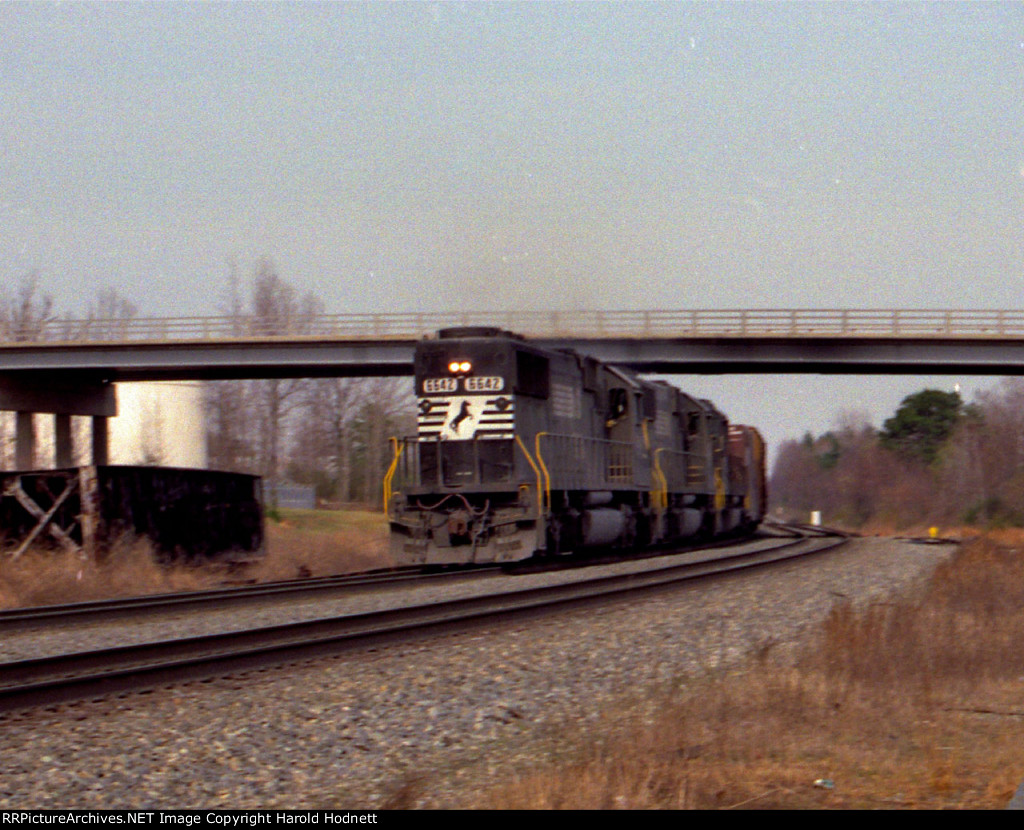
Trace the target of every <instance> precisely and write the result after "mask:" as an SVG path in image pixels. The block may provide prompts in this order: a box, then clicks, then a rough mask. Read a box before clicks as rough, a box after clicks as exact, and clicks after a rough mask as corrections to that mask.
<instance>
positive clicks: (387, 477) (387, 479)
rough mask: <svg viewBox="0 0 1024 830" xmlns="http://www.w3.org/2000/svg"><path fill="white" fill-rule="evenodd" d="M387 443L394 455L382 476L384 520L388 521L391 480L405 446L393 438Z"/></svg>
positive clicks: (389, 517)
mask: <svg viewBox="0 0 1024 830" xmlns="http://www.w3.org/2000/svg"><path fill="white" fill-rule="evenodd" d="M388 441H390V442H391V447H392V449H393V451H394V453H395V457H394V458H392V459H391V466H390V467H388V471H387V472H386V473H385V474H384V518H385V519H387V520H389V521H390V519H391V515H390V511H389V509H388V505H390V504H391V495H392V493H391V480H392V479H393V478H394V477H395V471H396V470H397V469H398V459H399V458H400V457H401V455H402V451H403V450H404V449H405V444H404V443H399V441H398V439H397V438H395V437H391V438H389V439H388Z"/></svg>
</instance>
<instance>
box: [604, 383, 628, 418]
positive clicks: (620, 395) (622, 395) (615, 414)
mask: <svg viewBox="0 0 1024 830" xmlns="http://www.w3.org/2000/svg"><path fill="white" fill-rule="evenodd" d="M628 411H629V395H628V393H627V392H626V390H625V389H622V388H620V387H616V388H615V389H609V390H608V421H609V423H614V422H615V421H618V420H619V419H620V418H621V417H622V416H624V415H625V414H626V413H627V412H628Z"/></svg>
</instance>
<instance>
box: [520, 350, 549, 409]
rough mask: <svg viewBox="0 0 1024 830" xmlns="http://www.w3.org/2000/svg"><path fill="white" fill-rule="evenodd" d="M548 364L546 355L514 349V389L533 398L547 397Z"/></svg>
mask: <svg viewBox="0 0 1024 830" xmlns="http://www.w3.org/2000/svg"><path fill="white" fill-rule="evenodd" d="M549 376H550V366H549V361H548V359H547V358H546V357H544V356H543V355H539V354H533V353H532V352H527V351H524V350H522V349H517V350H516V391H517V392H519V394H521V395H529V396H530V397H533V398H545V399H546V398H547V397H548V394H549V389H550V377H549Z"/></svg>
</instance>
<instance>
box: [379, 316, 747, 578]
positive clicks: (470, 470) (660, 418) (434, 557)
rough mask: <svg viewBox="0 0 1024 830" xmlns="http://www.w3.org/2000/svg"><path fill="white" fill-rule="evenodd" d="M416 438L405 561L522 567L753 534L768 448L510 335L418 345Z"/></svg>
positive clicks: (397, 508)
mask: <svg viewBox="0 0 1024 830" xmlns="http://www.w3.org/2000/svg"><path fill="white" fill-rule="evenodd" d="M415 376H416V380H415V383H416V396H417V402H418V430H417V435H415V436H414V437H409V438H405V439H402V440H397V439H396V440H395V442H394V444H395V457H394V461H393V463H392V465H391V468H390V469H389V471H388V474H387V477H386V479H385V500H386V501H385V505H386V508H387V511H388V518H389V521H390V527H391V540H392V541H391V551H392V554H393V556H394V558H395V561H396V564H464V563H480V562H511V561H515V560H520V559H526V558H529V557H532V556H535V555H554V554H567V553H578V552H582V551H584V550H586V549H589V548H619V549H622V550H631V549H636V548H642V547H647V546H650V545H654V544H660V543H665V542H672V541H675V540H681V539H684V538H687V537H696V536H708V537H710V536H716V535H721V534H726V533H737V532H750V531H752V530H753V529H754V528H756V527H757V525H758V523H759V522H760V521H761V519H762V517H763V516H764V511H765V501H766V492H765V453H764V442H763V440H762V439H761V436H760V435H759V434H758V432H757V430H755V429H754V428H753V427H747V426H738V425H730V424H729V423H728V421H727V420H726V418H725V416H724V415H723V414H722V413H721V412H719V411H718V410H717V409H715V407H714V406H713V405H712V404H711V402H709V401H706V400H700V399H697V398H692V397H690V396H689V395H686V394H685V393H683V392H681V391H680V390H678V389H676V388H674V387H672V386H670V385H668V384H666V383H664V382H662V381H647V380H642V379H640V378H638V377H636V376H635V375H634V374H633V373H631V372H629V371H626V370H624V369H621V368H619V367H616V366H612V365H608V364H604V363H601V362H599V361H597V360H595V359H593V358H591V357H587V356H584V355H579V354H576V353H575V352H571V351H562V350H558V351H553V350H547V349H542V348H538V347H537V346H534V345H532V344H531V343H530V342H528V341H526V340H524V339H523V338H520V337H518V336H516V335H513V334H510V333H508V332H505V331H500V330H498V329H486V328H471V329H470V328H463V329H447V330H443V331H441V332H440V333H439V335H438V337H437V338H436V339H429V340H424V341H422V342H421V343H419V344H418V346H417V348H416V356H415Z"/></svg>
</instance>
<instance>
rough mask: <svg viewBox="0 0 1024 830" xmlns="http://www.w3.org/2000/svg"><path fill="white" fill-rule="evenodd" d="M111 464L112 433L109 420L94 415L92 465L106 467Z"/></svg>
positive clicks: (102, 416)
mask: <svg viewBox="0 0 1024 830" xmlns="http://www.w3.org/2000/svg"><path fill="white" fill-rule="evenodd" d="M109 463H110V433H109V428H108V424H107V418H106V416H104V415H94V416H93V419H92V464H93V466H94V467H106V466H107V465H108V464H109Z"/></svg>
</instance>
